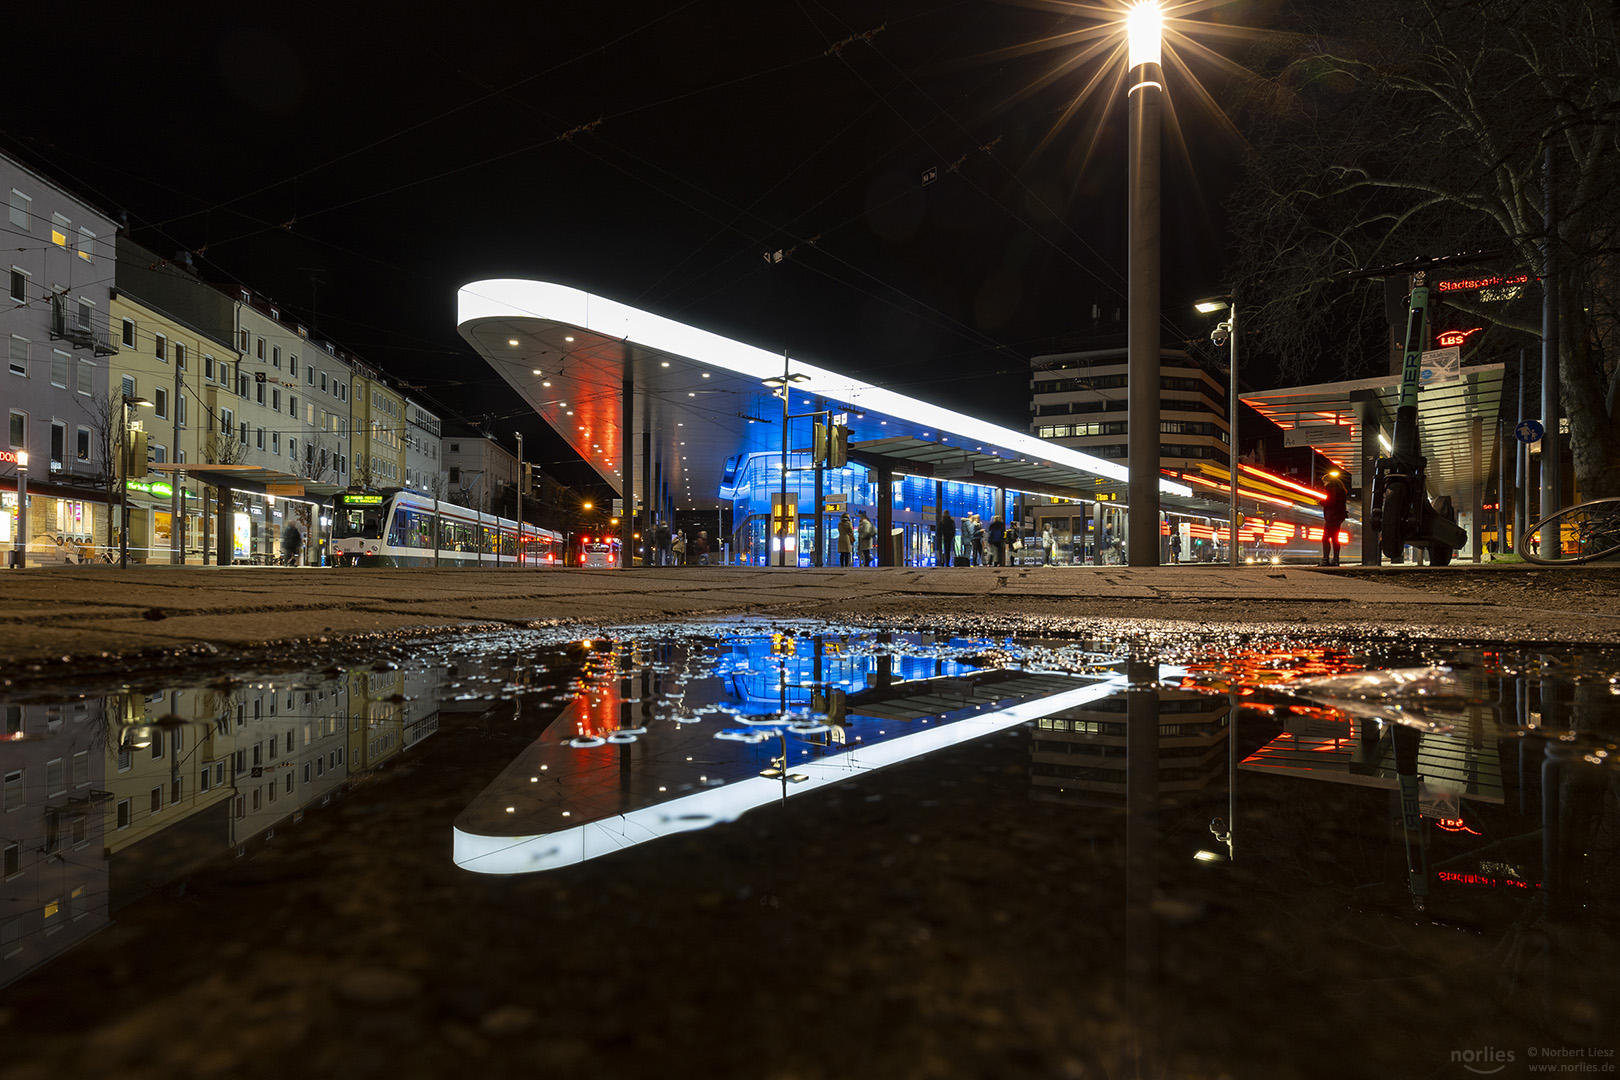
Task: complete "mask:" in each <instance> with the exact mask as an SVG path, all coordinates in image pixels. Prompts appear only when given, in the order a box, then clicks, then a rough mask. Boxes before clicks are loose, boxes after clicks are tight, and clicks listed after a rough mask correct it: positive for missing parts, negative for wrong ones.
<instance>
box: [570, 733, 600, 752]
mask: <svg viewBox="0 0 1620 1080" xmlns="http://www.w3.org/2000/svg"><path fill="white" fill-rule="evenodd" d="M605 742H607V740H606V739H604V738H601V737H600V736H596V735H581V736H579V737H578V738H574V739H569V740H568V745H569V746H572V747H573V748H574V749H576V750H589V749H590V748H591V747H593V746H601V745H602V744H603V743H605Z"/></svg>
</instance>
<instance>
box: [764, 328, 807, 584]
mask: <svg viewBox="0 0 1620 1080" xmlns="http://www.w3.org/2000/svg"><path fill="white" fill-rule="evenodd" d="M788 364H789V360H788V354H787V350H786V349H784V350H782V377H781V378H780V379H774V378H773V379H764V380H762V381H763V382H764V384H765V385H766V386H770V387H774V388H775V390H776V393H777V394H778V395H780V396H781V398H782V494H781V501H780V502H779V503H778V504H777V508H776V513H775V514H772V515H771V517H772V519H773V520H772V521H771V529H772V531H773V532H775V531H776V530H779V529H780V530H781V532H779V533H777V536H776V546H777V553H776V565H777V566H787V565H789V564H788V537H787V530H786V525H787V519H788V512H787V500H788V483H787V477H788V397H789V395H790V394H791V392H792V389H793V384H794V383H800V382H809V381H810V376H808V375H805V374H803V373H802V372H801V373H793V374H790V373H789V371H788ZM794 517H795V520H796V519H797V515H794ZM795 539H797V538H795ZM798 561H799V560H798V558H797V557H795V558H794V560H793V563H794V565H797V563H798Z"/></svg>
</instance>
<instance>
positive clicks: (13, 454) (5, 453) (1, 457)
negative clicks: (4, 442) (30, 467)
mask: <svg viewBox="0 0 1620 1080" xmlns="http://www.w3.org/2000/svg"><path fill="white" fill-rule="evenodd" d="M0 461H4V462H6V463H7V464H8V465H15V464H17V451H15V450H0Z"/></svg>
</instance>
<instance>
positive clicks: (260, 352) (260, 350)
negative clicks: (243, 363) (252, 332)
mask: <svg viewBox="0 0 1620 1080" xmlns="http://www.w3.org/2000/svg"><path fill="white" fill-rule="evenodd" d="M253 353H254V355H255V356H257V357H258V358H259V359H260V360H263V359H264V338H259V340H258V343H257V344H256V345H255V346H254V349H253Z"/></svg>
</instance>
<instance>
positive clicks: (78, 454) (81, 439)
mask: <svg viewBox="0 0 1620 1080" xmlns="http://www.w3.org/2000/svg"><path fill="white" fill-rule="evenodd" d="M181 404H185V403H184V402H181ZM73 456H74V457H75V458H77V459H78V460H80V461H89V460H90V429H89V428H87V427H82V428H80V429H79V431H78V440H77V445H76V446H75V448H74V452H73Z"/></svg>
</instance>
